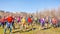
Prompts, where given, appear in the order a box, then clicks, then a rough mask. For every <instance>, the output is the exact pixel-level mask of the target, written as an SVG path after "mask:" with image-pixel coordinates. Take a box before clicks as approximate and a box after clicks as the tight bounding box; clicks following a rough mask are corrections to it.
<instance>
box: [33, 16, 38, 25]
mask: <svg viewBox="0 0 60 34" xmlns="http://www.w3.org/2000/svg"><path fill="white" fill-rule="evenodd" d="M34 21H35V23H36V25H37V24H38V18H37V17H35V18H34Z"/></svg>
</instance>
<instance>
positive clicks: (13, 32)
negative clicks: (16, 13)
mask: <svg viewBox="0 0 60 34" xmlns="http://www.w3.org/2000/svg"><path fill="white" fill-rule="evenodd" d="M35 29H36V28H32V29H29V30H25V31H23V30H17V31H15V32H12V33H17V32H20V33H22V32H29V31H32V30H35Z"/></svg>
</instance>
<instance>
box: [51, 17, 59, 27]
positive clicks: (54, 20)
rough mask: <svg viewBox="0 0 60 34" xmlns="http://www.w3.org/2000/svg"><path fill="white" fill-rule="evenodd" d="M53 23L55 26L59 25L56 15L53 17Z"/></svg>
mask: <svg viewBox="0 0 60 34" xmlns="http://www.w3.org/2000/svg"><path fill="white" fill-rule="evenodd" d="M52 24H53V27H54V28H55V27H57V25H58V22H57V19H56V18H55V17H53V18H52Z"/></svg>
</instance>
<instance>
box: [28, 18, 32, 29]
mask: <svg viewBox="0 0 60 34" xmlns="http://www.w3.org/2000/svg"><path fill="white" fill-rule="evenodd" d="M32 23H33V20H32V18H31V17H28V25H29V26H31V27H32V30H33V25H32Z"/></svg>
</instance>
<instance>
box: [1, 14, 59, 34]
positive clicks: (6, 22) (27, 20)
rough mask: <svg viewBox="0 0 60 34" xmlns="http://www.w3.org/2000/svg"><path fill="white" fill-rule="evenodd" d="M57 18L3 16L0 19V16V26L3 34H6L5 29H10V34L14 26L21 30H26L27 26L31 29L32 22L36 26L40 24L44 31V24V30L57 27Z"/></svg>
mask: <svg viewBox="0 0 60 34" xmlns="http://www.w3.org/2000/svg"><path fill="white" fill-rule="evenodd" d="M58 21H59V20H58V18H56V17H52V18H51V17H48V16H46V17H40V18H38V17H33V16H32V15H30V16H28V17H25V16H12V15H9V16H4V17H1V16H0V26H2V27H3V28H4V34H6V30H7V28H10V33H12V28H14V29H15V26H16V25H18V26H19V27H20V29H21V30H22V28H25V29H27V25H26V24H28V26H32V29H33V25H32V24H33V22H34V23H35V24H36V25H38V24H37V23H40V25H41V28H42V29H44V28H45V24H46V28H48V25H51V26H53V27H58ZM14 23H16V25H14Z"/></svg>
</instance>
